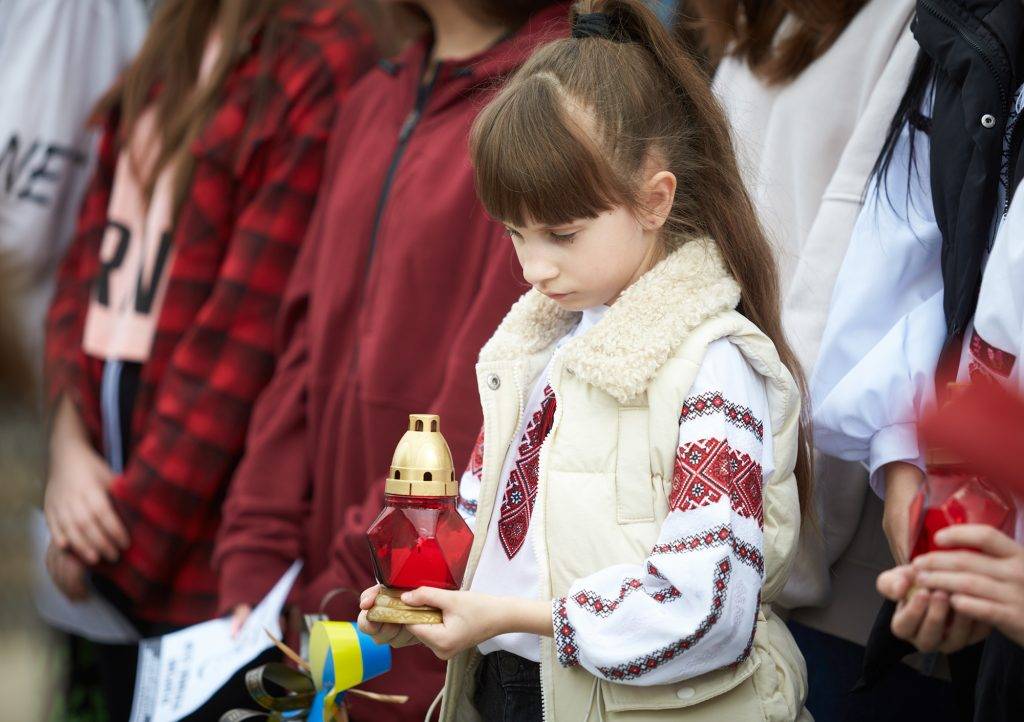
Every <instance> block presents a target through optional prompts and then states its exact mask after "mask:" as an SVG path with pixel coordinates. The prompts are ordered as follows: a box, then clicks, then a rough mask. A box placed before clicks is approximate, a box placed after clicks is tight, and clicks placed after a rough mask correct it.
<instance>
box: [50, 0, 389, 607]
mask: <svg viewBox="0 0 1024 722" xmlns="http://www.w3.org/2000/svg"><path fill="white" fill-rule="evenodd" d="M337 5H338V4H337V3H335V4H334V5H331V4H330V3H328V2H326V0H324V1H321V0H313V2H308V3H291V2H289V3H285V4H284V6H283V7H284V9H283V10H282V11H281V12H282V13H285V14H286V15H287V16H291V17H285V18H282V19H284V20H288V21H292V20H293V21H294V24H293V26H292V27H293V28H294V29H295V32H294V33H289V34H288V36H287V37H288V39H287V40H286V41H285V42H284V43H283V44H282V45H281V46H280V47H279V49H278V51H276V52H275V54H274V57H273V58H271V59H270V62H268V59H267V58H263V57H261V53H260V52H258V50H254V51H253V52H251V53H250V55H249V56H248V57H247V58H246V59H244V60H242V61H241V62H240V64H239V66H238V67H237V68H236V69H235V71H233V73H232V75H231V76H230V77H229V79H228V83H227V86H226V88H225V98H224V102H223V104H222V106H221V107H220V108H219V109H218V110H217V112H216V113H215V115H214V116H213V117H212V119H211V121H210V123H209V125H208V127H207V128H206V130H205V131H204V133H203V134H202V135H201V137H200V138H199V139H198V141H197V142H196V144H195V146H194V148H193V151H194V153H195V154H196V156H197V162H196V166H195V175H194V177H193V181H192V185H191V188H190V190H189V192H188V197H187V199H186V200H185V202H184V205H183V207H182V209H181V211H180V214H179V216H178V218H177V220H176V225H175V228H174V231H173V243H174V244H175V248H176V258H175V261H174V264H173V267H172V268H171V269H170V275H169V279H168V286H167V294H166V297H165V301H164V305H163V308H162V310H161V314H160V317H159V320H158V324H157V330H156V335H155V339H154V343H153V349H152V353H151V356H150V358H149V359H148V361H147V362H146V363H145V364H144V366H143V368H142V372H141V377H140V383H139V389H138V394H137V396H136V401H135V407H134V411H133V416H132V438H133V441H134V444H133V446H134V451H133V453H132V457H131V459H130V460H129V464H128V466H127V468H126V469H125V472H124V473H123V474H122V475H120V476H118V477H117V478H116V479H115V480H114V482H113V484H112V486H111V489H110V491H111V495H112V497H113V499H114V501H115V505H116V508H117V510H118V512H119V513H120V515H121V518H122V519H123V521H124V522H125V524H126V525H127V528H128V531H129V534H130V536H131V546H130V547H129V548H128V549H127V550H126V551H125V552H124V554H123V555H122V557H121V559H120V561H119V562H118V563H116V564H113V565H110V564H102V565H100V566H99V567H97V569H96V572H97V573H99V574H102V575H103V576H105V577H106V578H108V579H109V580H110V581H111V582H113V583H114V584H115V585H116V586H117V587H118V588H119V589H120V590H121V591H122V592H124V594H125V595H126V596H127V597H128V599H129V600H130V601H131V603H132V612H133V613H134V614H135V615H136V616H138V617H139V618H140V619H144V620H147V621H153V622H165V623H172V624H191V623H194V622H197V621H201V620H203V619H207V618H209V617H211V616H213V615H214V614H215V609H216V602H217V582H216V578H215V576H214V572H213V569H212V567H211V564H210V557H211V555H212V550H213V543H214V537H215V534H216V531H217V526H218V524H219V521H220V505H221V501H222V499H223V497H224V494H225V491H226V488H227V485H228V482H229V480H230V478H231V475H232V472H233V471H234V468H235V465H236V464H237V462H238V460H239V458H240V456H241V454H242V451H243V447H244V443H245V433H246V428H247V426H248V421H249V414H250V411H251V409H252V405H253V402H254V401H255V399H256V397H257V395H258V394H259V393H260V391H261V390H262V389H263V387H264V385H265V384H266V383H267V381H268V380H269V379H270V375H271V372H272V371H273V366H274V360H275V349H274V348H273V345H272V339H273V333H272V327H273V324H274V320H275V317H276V313H277V310H278V304H279V302H280V299H281V296H282V293H283V291H284V287H285V283H286V280H287V278H288V275H289V272H290V270H291V267H292V263H293V261H294V259H295V257H296V254H297V252H298V249H299V245H300V244H301V242H302V240H303V237H304V235H305V231H306V224H307V221H308V219H309V216H310V214H311V212H312V210H313V205H314V202H315V200H316V197H317V193H318V190H319V187H320V181H321V175H322V170H323V163H324V158H325V154H326V142H327V138H328V134H329V131H330V129H331V127H332V122H333V118H334V115H335V111H336V109H337V107H338V100H339V97H340V95H341V93H342V91H343V90H345V89H347V88H348V86H349V85H351V83H352V82H353V81H354V80H355V79H356V78H357V77H358V76H359V75H361V74H362V72H363V71H364V70H365V69H367V67H368V66H369V64H370V63H371V62H372V60H373V56H374V46H373V42H372V40H371V38H370V36H369V34H368V32H367V31H366V29H365V25H364V23H363V20H362V18H360V17H358V16H357V15H355V11H354V10H352V9H351V8H347V9H346V6H347V4H341V5H342V7H341V8H338V7H337ZM311 6H313V9H310V7H311ZM116 128H117V120H116V118H113V119H112V120H111V123H110V124H109V127H108V128H107V132H106V134H105V137H104V140H103V142H102V144H101V148H100V157H99V163H98V168H97V172H96V176H95V178H94V180H93V182H92V185H91V187H90V190H89V192H88V194H87V196H86V198H85V201H84V206H83V208H82V211H81V216H80V219H79V225H78V230H77V234H76V237H75V239H74V241H73V243H72V246H71V248H70V249H69V252H68V254H67V256H66V257H65V259H64V261H63V263H62V266H61V268H60V272H59V275H58V282H57V292H56V296H55V298H54V301H53V304H52V306H51V308H50V312H49V317H48V319H47V344H46V347H47V348H46V363H47V387H48V397H49V400H50V402H51V403H55V402H56V401H57V400H58V399H59V398H60V397H61V396H63V395H67V396H68V397H69V398H70V399H71V400H72V401H73V402H74V403H75V405H76V407H77V408H78V410H79V411H80V413H81V415H82V418H83V420H84V421H85V423H86V426H87V428H88V429H89V431H90V434H91V436H92V439H93V442H94V443H95V444H96V445H97V448H99V447H100V443H101V431H100V410H99V389H100V380H101V372H102V368H103V361H102V360H100V359H95V358H90V357H88V356H86V355H85V354H84V353H83V351H82V331H83V326H84V322H85V314H86V309H87V307H88V298H89V294H90V293H91V292H92V285H93V282H94V280H95V278H96V277H97V273H98V270H99V266H100V257H99V249H100V242H101V239H102V236H103V231H104V228H105V224H106V220H107V208H108V205H109V201H110V191H111V186H112V184H113V179H114V167H115V164H116V161H117V151H118V149H117V147H116V146H117V144H116V141H115V138H116ZM281 481H282V483H287V480H286V479H282V480H281Z"/></svg>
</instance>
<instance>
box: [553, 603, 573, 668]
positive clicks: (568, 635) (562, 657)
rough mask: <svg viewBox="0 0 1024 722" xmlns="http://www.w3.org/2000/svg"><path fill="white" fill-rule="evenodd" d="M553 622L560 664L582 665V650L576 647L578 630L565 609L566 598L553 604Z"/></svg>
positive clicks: (565, 665)
mask: <svg viewBox="0 0 1024 722" xmlns="http://www.w3.org/2000/svg"><path fill="white" fill-rule="evenodd" d="M551 622H552V627H553V628H554V630H555V650H556V651H557V652H558V663H559V664H560V665H562V666H563V667H575V666H577V665H578V664H579V663H580V654H579V652H580V650H579V648H578V647H577V646H576V628H575V627H573V626H572V623H571V622H570V621H569V612H568V611H567V610H566V608H565V597H559V598H558V599H555V600H553V601H552V602H551Z"/></svg>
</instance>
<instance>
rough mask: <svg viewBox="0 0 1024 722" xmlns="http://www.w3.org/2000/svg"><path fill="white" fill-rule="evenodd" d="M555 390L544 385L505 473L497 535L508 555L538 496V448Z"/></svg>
mask: <svg viewBox="0 0 1024 722" xmlns="http://www.w3.org/2000/svg"><path fill="white" fill-rule="evenodd" d="M555 406H556V404H555V392H554V391H553V390H552V389H551V387H550V386H548V387H546V388H545V389H544V399H543V400H542V401H541V404H540V408H539V409H538V410H537V411H536V412H535V413H534V414H533V418H532V419H530V423H529V424H528V425H527V427H526V431H525V432H523V438H522V440H521V441H520V442H519V450H518V456H517V457H516V463H515V464H514V465H513V466H512V471H511V473H509V475H508V483H507V484H506V485H505V493H504V495H503V496H502V499H501V515H500V516H499V518H498V539H499V541H501V548H502V549H504V550H505V556H507V557H508V558H509V559H511V558H512V557H514V556H515V555H516V554H518V553H519V550H520V549H522V548H523V543H524V542H525V541H526V532H527V531H528V530H529V528H530V516H531V515H532V514H533V503H534V502H535V501H536V500H537V474H538V472H539V468H538V467H539V466H540V448H541V445H542V444H543V443H544V439H545V438H547V435H548V431H550V430H551V424H552V423H553V422H554V418H555Z"/></svg>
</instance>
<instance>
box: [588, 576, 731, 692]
mask: <svg viewBox="0 0 1024 722" xmlns="http://www.w3.org/2000/svg"><path fill="white" fill-rule="evenodd" d="M731 575H732V564H730V563H729V560H728V558H724V559H722V560H721V561H719V562H718V566H717V567H716V568H715V576H714V580H713V581H712V588H711V609H710V610H709V611H708V614H707V616H706V617H704V619H703V621H701V623H700V626H698V627H697V629H696V630H694V632H693V633H692V634H689V635H687V636H685V637H683V638H681V639H677V640H676V641H674V642H672V643H671V644H668V645H666V646H664V647H662V648H660V649H657V650H655V651H654V652H651V653H650V654H646V655H643V656H642V657H636V658H635V659H631V660H629V661H628V662H625V663H623V664H619V665H616V666H614V667H598V668H597V671H598V672H600V673H601V674H602V675H603V676H604V677H605V678H606V679H610V680H613V681H616V682H619V681H622V680H627V679H636V678H638V677H642V676H643V675H645V674H647V673H649V672H651V671H653V670H655V669H657V668H658V667H660V666H661V665H663V664H666V663H668V662H670V661H672V660H673V659H675V658H676V657H678V656H679V655H681V654H684V653H685V652H686V651H687V650H688V649H690V648H691V647H693V646H694V645H695V644H697V643H698V642H699V641H700V640H702V639H704V637H706V636H707V635H708V632H710V631H711V629H712V627H714V626H715V624H716V623H718V620H719V619H720V618H721V616H722V608H723V607H724V606H725V592H726V588H727V587H728V586H729V578H730V577H731Z"/></svg>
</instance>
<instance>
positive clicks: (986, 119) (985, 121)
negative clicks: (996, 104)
mask: <svg viewBox="0 0 1024 722" xmlns="http://www.w3.org/2000/svg"><path fill="white" fill-rule="evenodd" d="M995 124H996V117H995V116H994V115H991V114H989V113H985V115H983V116H981V125H982V127H984V128H992V127H994V126H995Z"/></svg>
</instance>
